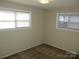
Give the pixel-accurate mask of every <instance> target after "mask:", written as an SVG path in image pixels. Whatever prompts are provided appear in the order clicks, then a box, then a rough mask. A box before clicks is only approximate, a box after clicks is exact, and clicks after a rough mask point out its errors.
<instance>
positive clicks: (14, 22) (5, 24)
mask: <svg viewBox="0 0 79 59" xmlns="http://www.w3.org/2000/svg"><path fill="white" fill-rule="evenodd" d="M30 26H31V13H30V12H17V11H8V10H0V29H9V28H19V27H30Z"/></svg>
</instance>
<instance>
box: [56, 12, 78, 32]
mask: <svg viewBox="0 0 79 59" xmlns="http://www.w3.org/2000/svg"><path fill="white" fill-rule="evenodd" d="M60 14H79V13H56V29H58V30H64V31H65V30H66V31H74V32H79V30H76V29H69V28H60V27H58V21H59V15H60Z"/></svg>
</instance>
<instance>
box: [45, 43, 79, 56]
mask: <svg viewBox="0 0 79 59" xmlns="http://www.w3.org/2000/svg"><path fill="white" fill-rule="evenodd" d="M45 44H48V45H50V46H53V47H56V48H59V49H61V50H64V51H67V52H69V53H72V54H76V55H79V54H78V53H77V52H74V51H70V50H67V49H65V48H61V47H58V46H56V45H53V44H50V43H45Z"/></svg>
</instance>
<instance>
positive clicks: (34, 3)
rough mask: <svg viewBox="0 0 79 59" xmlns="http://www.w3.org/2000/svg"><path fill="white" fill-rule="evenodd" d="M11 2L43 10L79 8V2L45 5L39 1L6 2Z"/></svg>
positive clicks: (55, 1)
mask: <svg viewBox="0 0 79 59" xmlns="http://www.w3.org/2000/svg"><path fill="white" fill-rule="evenodd" d="M6 1H9V2H14V3H20V4H25V5H32V6H36V7H42V8H79V0H53V1H52V2H51V3H49V4H47V5H44V4H41V3H39V1H38V0H6Z"/></svg>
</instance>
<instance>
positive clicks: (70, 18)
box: [57, 13, 79, 30]
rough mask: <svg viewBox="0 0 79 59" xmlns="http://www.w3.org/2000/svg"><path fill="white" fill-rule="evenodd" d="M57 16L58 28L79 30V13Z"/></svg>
mask: <svg viewBox="0 0 79 59" xmlns="http://www.w3.org/2000/svg"><path fill="white" fill-rule="evenodd" d="M57 16H58V17H57V27H58V28H63V29H71V30H79V14H78V13H58V14H57Z"/></svg>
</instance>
